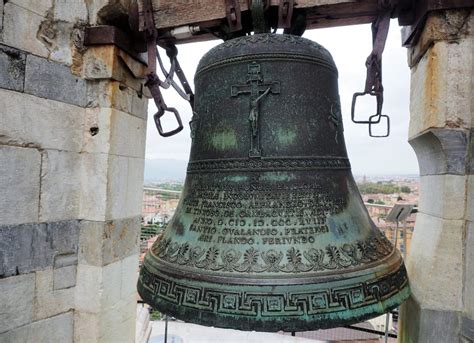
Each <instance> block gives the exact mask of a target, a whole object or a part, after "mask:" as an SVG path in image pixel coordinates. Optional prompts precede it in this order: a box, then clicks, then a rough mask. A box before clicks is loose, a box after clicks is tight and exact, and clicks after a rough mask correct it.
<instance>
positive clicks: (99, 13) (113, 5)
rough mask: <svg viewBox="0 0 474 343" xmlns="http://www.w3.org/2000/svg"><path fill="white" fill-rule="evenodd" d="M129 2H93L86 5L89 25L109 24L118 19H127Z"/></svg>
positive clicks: (108, 0)
mask: <svg viewBox="0 0 474 343" xmlns="http://www.w3.org/2000/svg"><path fill="white" fill-rule="evenodd" d="M130 3H131V1H130V0H95V1H93V2H90V3H89V4H88V9H89V21H90V23H91V24H109V23H110V22H111V21H114V20H116V19H117V18H120V17H122V18H123V17H127V15H128V13H129V12H128V9H129V7H130Z"/></svg>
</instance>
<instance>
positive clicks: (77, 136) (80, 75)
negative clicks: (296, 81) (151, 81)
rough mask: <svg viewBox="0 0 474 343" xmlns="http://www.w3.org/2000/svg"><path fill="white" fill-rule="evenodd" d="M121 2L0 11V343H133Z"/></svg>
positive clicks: (138, 116) (137, 178)
mask: <svg viewBox="0 0 474 343" xmlns="http://www.w3.org/2000/svg"><path fill="white" fill-rule="evenodd" d="M126 10H127V1H120V0H98V1H87V0H43V1H32V0H9V1H8V2H5V1H4V0H0V14H1V15H0V175H1V177H0V192H1V194H2V195H1V197H0V307H1V310H0V341H1V342H72V341H74V342H112V341H114V342H133V341H134V339H135V316H136V291H135V285H136V278H137V272H138V269H137V268H138V239H139V229H140V203H141V194H142V184H143V165H144V150H145V135H146V113H147V97H146V94H143V79H142V78H141V77H142V76H143V75H144V74H143V73H144V71H145V66H144V65H142V64H140V63H139V62H137V61H135V60H133V59H131V58H130V57H129V56H128V55H127V54H125V53H124V52H123V51H121V50H119V49H118V48H116V47H114V46H111V45H110V46H100V47H94V48H86V47H84V46H83V44H82V41H83V35H84V27H85V26H86V25H89V24H97V23H107V22H108V21H109V20H110V21H114V20H117V18H122V17H123V16H124V14H125V13H126Z"/></svg>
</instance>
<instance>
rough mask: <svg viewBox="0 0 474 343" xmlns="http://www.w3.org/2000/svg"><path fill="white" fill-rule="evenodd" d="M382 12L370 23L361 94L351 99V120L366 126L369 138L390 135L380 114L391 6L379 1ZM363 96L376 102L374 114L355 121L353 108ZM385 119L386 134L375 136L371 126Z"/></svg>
mask: <svg viewBox="0 0 474 343" xmlns="http://www.w3.org/2000/svg"><path fill="white" fill-rule="evenodd" d="M379 6H380V8H381V10H382V12H381V13H380V15H379V16H378V17H377V19H376V20H375V21H374V22H373V23H372V52H371V53H370V55H369V57H367V60H366V62H365V65H366V67H367V76H366V80H365V88H364V91H363V92H356V93H354V95H353V97H352V106H351V119H352V121H353V122H354V123H356V124H368V125H369V135H370V136H371V137H388V136H389V135H390V118H389V117H388V116H387V115H384V114H382V108H383V84H382V54H383V51H384V49H385V42H386V41H387V36H388V30H389V28H390V15H391V9H392V7H391V5H390V2H389V1H384V0H379ZM364 95H370V96H375V97H376V101H377V106H376V112H375V114H374V115H371V116H369V118H368V120H356V118H355V107H356V102H357V98H358V97H360V96H364ZM382 118H385V119H386V122H387V130H386V134H384V135H380V136H376V135H374V134H373V133H372V125H374V124H378V123H380V121H381V119H382Z"/></svg>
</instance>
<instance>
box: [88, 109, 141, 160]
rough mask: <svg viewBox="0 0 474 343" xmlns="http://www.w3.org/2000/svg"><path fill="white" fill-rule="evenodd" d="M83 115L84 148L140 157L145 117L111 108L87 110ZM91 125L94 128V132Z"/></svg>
mask: <svg viewBox="0 0 474 343" xmlns="http://www.w3.org/2000/svg"><path fill="white" fill-rule="evenodd" d="M86 116H87V118H86V127H85V129H86V132H85V139H84V151H87V152H101V153H109V154H114V155H120V156H131V157H140V158H143V157H144V155H145V139H146V121H145V120H143V119H140V118H137V117H135V116H132V115H129V114H127V113H124V112H121V111H117V110H115V109H112V108H101V109H98V108H95V109H87V111H86ZM91 128H97V129H98V131H95V132H97V133H96V134H95V135H92V134H90V131H91ZM87 130H89V132H87ZM88 133H89V134H88ZM130 142H133V144H130Z"/></svg>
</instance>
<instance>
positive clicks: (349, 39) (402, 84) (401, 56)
mask: <svg viewBox="0 0 474 343" xmlns="http://www.w3.org/2000/svg"><path fill="white" fill-rule="evenodd" d="M303 37H305V38H308V39H311V40H313V41H316V42H318V43H319V44H321V45H323V46H324V47H325V48H326V49H328V50H329V52H330V53H331V54H332V56H333V58H334V61H335V62H336V66H337V67H338V69H339V96H340V98H341V106H342V115H343V122H344V135H345V140H346V146H347V151H348V155H349V160H350V162H351V165H352V172H353V174H354V175H357V176H361V175H368V176H369V175H413V174H418V163H417V160H416V156H415V153H414V151H413V149H412V148H411V146H410V145H409V144H408V121H409V93H410V71H409V68H408V65H407V58H406V55H407V52H406V49H405V48H403V47H402V46H401V38H400V27H399V26H398V24H397V22H396V21H395V20H392V23H391V26H390V31H389V35H388V39H387V43H386V46H385V51H384V54H383V84H384V90H385V93H384V110H383V113H384V114H388V115H389V116H390V119H391V134H390V137H388V138H371V137H369V133H368V127H367V125H360V124H354V123H352V121H351V118H350V106H351V101H352V94H353V93H354V92H360V91H362V90H363V88H364V84H365V76H366V68H365V60H366V59H367V56H368V55H369V54H370V52H371V50H372V38H371V37H372V34H371V30H370V25H358V26H345V27H337V28H330V29H317V30H308V31H306V32H305V34H304V35H303ZM220 42H221V41H219V40H215V41H210V42H200V43H190V44H182V45H179V46H178V50H179V53H178V59H179V62H180V64H181V67H182V69H183V70H184V72H185V75H186V77H187V79H188V81H189V82H191V84H192V80H193V78H194V73H195V71H196V67H197V65H198V62H199V60H200V58H201V57H202V56H203V55H204V54H205V53H206V52H207V51H208V50H209V49H211V48H212V47H214V46H216V45H217V44H219V43H220ZM163 55H164V54H163ZM164 56H165V55H164ZM163 96H164V98H165V101H166V103H167V104H168V106H172V107H175V108H177V109H178V111H179V112H180V115H181V118H182V120H183V124H184V130H183V131H181V132H180V133H179V134H177V135H175V136H172V137H168V138H165V137H161V136H159V135H158V132H157V131H156V128H155V124H154V121H153V114H154V113H155V112H156V107H155V105H154V103H153V101H150V103H149V108H148V129H147V140H146V159H147V160H148V163H150V162H152V161H150V160H153V159H168V160H170V159H171V160H180V161H187V160H188V157H189V149H190V146H191V139H190V131H189V125H188V123H189V121H190V120H191V116H192V112H191V109H190V107H189V104H188V103H187V102H186V101H185V100H183V99H181V98H180V97H179V96H178V95H177V94H176V93H175V92H174V91H173V90H165V91H164V92H163ZM357 106H358V109H357V113H360V115H361V116H363V115H367V116H368V115H372V114H374V109H375V101H374V98H373V97H368V96H367V97H363V98H362V99H361V101H360V102H359V101H358V104H357ZM359 111H360V112H359ZM174 125H175V122H174V118H173V116H172V115H169V114H168V115H167V116H165V118H164V120H163V126H164V128H165V129H166V128H168V129H171V128H173V127H174ZM146 163H147V162H146ZM163 168H166V165H165V164H164V165H163Z"/></svg>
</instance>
